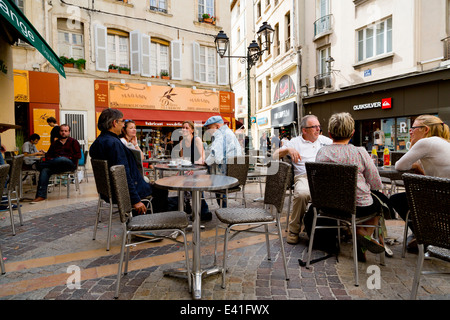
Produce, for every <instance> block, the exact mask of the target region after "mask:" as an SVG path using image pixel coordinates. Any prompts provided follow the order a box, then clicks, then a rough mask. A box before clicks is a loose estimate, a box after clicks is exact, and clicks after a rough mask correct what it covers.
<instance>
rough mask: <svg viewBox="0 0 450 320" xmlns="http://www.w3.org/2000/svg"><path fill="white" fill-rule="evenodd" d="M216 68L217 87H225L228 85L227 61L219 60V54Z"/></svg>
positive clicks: (224, 59)
mask: <svg viewBox="0 0 450 320" xmlns="http://www.w3.org/2000/svg"><path fill="white" fill-rule="evenodd" d="M217 61H218V63H217V66H218V79H217V82H218V84H219V85H227V84H228V59H227V58H221V57H220V56H219V54H217Z"/></svg>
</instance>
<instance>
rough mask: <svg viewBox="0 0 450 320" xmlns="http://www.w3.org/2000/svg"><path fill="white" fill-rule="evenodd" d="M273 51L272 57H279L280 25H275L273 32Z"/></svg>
mask: <svg viewBox="0 0 450 320" xmlns="http://www.w3.org/2000/svg"><path fill="white" fill-rule="evenodd" d="M273 38H274V39H273V51H274V56H275V57H276V56H278V55H280V25H279V24H278V23H277V24H276V25H275V32H274V36H273Z"/></svg>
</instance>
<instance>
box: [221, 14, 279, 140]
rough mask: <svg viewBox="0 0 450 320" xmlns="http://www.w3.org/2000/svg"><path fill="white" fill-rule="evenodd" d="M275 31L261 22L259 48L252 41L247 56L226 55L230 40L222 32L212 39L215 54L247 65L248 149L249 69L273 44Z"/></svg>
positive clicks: (248, 128)
mask: <svg viewBox="0 0 450 320" xmlns="http://www.w3.org/2000/svg"><path fill="white" fill-rule="evenodd" d="M274 31H275V30H273V28H272V27H271V26H270V24H268V23H267V22H263V24H262V25H261V27H260V28H259V30H258V32H257V35H258V40H259V43H260V44H261V47H260V46H259V44H258V43H257V42H256V40H252V42H251V43H250V45H249V46H248V48H247V55H246V56H230V55H227V56H226V53H227V50H228V46H229V44H230V39H229V38H228V36H227V35H226V34H225V32H223V31H222V30H221V31H219V33H218V34H217V36H216V38H215V39H214V43H215V44H216V50H217V53H218V54H219V56H220V57H221V58H237V59H239V62H240V63H247V104H248V106H247V107H248V111H247V117H248V120H247V121H248V124H247V130H248V136H249V148H250V145H251V137H250V135H251V130H250V128H251V123H252V122H251V99H250V70H251V68H252V67H253V66H254V65H255V64H256V63H257V62H258V60H259V58H260V57H261V56H262V54H263V53H264V51H267V50H269V48H270V46H271V45H272V42H273V37H272V34H273V33H274Z"/></svg>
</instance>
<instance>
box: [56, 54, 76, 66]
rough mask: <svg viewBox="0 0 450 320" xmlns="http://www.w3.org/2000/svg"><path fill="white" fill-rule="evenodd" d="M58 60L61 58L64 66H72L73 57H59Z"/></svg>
mask: <svg viewBox="0 0 450 320" xmlns="http://www.w3.org/2000/svg"><path fill="white" fill-rule="evenodd" d="M59 60H61V62H62V64H63V65H64V67H66V68H73V65H74V63H75V59H74V58H68V57H66V56H61V57H59Z"/></svg>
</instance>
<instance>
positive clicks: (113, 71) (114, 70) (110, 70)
mask: <svg viewBox="0 0 450 320" xmlns="http://www.w3.org/2000/svg"><path fill="white" fill-rule="evenodd" d="M108 71H109V72H112V73H119V70H117V69H109V70H108Z"/></svg>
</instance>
